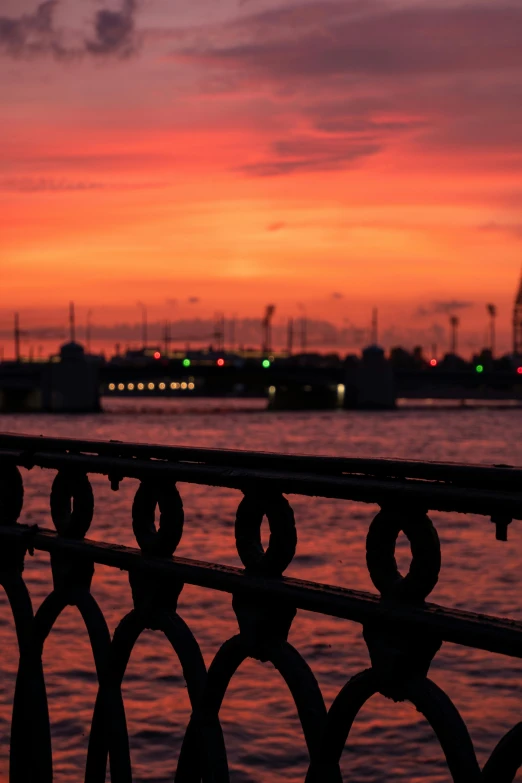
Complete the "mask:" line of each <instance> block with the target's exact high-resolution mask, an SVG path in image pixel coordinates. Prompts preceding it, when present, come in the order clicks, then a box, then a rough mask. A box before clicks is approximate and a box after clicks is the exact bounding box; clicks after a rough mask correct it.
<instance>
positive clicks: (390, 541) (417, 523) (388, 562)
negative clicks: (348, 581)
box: [366, 509, 441, 601]
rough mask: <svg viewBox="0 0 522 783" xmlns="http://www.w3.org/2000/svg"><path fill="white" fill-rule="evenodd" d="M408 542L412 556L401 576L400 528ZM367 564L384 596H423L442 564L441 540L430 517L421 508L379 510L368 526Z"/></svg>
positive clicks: (412, 597) (417, 598) (433, 584)
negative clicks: (398, 558)
mask: <svg viewBox="0 0 522 783" xmlns="http://www.w3.org/2000/svg"><path fill="white" fill-rule="evenodd" d="M401 531H402V532H403V533H404V534H405V536H406V537H407V539H408V541H409V542H410V548H411V554H412V560H411V563H410V569H409V571H408V573H407V574H406V576H402V574H401V573H400V571H399V569H398V568H397V561H396V560H395V545H396V542H397V538H398V536H399V533H400V532H401ZM366 564H367V566H368V571H369V572H370V577H371V580H372V582H373V584H374V585H375V587H376V588H377V590H378V591H379V592H380V593H381V595H382V597H383V598H402V599H408V600H420V601H422V600H424V599H425V598H426V597H427V596H428V595H429V594H430V593H431V591H432V590H433V588H434V587H435V585H436V584H437V581H438V578H439V572H440V565H441V556H440V542H439V537H438V535H437V531H436V530H435V528H434V527H433V524H432V522H431V520H430V518H429V517H428V516H427V514H425V513H424V512H422V511H409V512H406V513H403V512H401V511H399V510H395V509H384V510H382V511H380V512H379V513H378V514H377V516H376V517H375V519H374V520H373V522H372V523H371V525H370V529H369V530H368V536H367V538H366Z"/></svg>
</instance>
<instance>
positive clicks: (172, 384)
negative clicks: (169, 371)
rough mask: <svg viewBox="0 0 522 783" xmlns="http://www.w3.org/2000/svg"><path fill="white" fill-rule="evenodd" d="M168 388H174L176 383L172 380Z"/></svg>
mask: <svg viewBox="0 0 522 783" xmlns="http://www.w3.org/2000/svg"><path fill="white" fill-rule="evenodd" d="M170 388H171V389H175V388H176V384H175V383H174V381H173V382H172V383H171V384H170Z"/></svg>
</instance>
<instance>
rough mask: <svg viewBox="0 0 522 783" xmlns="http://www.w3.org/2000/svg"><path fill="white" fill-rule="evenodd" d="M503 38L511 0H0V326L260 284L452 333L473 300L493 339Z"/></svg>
mask: <svg viewBox="0 0 522 783" xmlns="http://www.w3.org/2000/svg"><path fill="white" fill-rule="evenodd" d="M521 40H522V3H520V0H514V1H513V2H511V3H510V2H505V0H484V2H480V0H475V1H474V2H447V3H445V2H443V1H441V0H418V1H417V2H402V0H397V1H396V2H392V0H354V1H353V2H352V0H344V1H342V2H336V1H335V0H332V2H328V1H325V2H313V1H312V2H305V1H304V0H294V1H293V2H292V1H291V0H287V1H286V2H285V0H271V1H270V0H195V1H193V2H190V1H189V0H124V1H123V2H122V1H121V0H114V2H110V0H103V2H92V1H91V0H47V2H43V3H40V4H38V3H35V2H34V0H0V63H1V74H2V78H1V81H0V102H1V106H2V120H1V128H0V139H1V142H2V143H1V145H0V280H1V286H0V328H6V327H7V325H8V324H10V323H11V319H12V312H13V310H15V309H18V310H20V312H21V314H22V317H23V318H24V319H25V321H26V322H27V323H29V324H31V325H36V324H38V325H45V324H54V323H56V322H58V321H60V320H61V321H65V318H66V308H67V303H68V301H69V300H70V299H74V300H75V302H76V305H77V309H78V313H79V314H80V317H82V318H83V317H84V314H85V312H86V310H87V309H89V308H90V309H92V310H93V318H94V320H95V321H97V322H98V323H104V324H111V323H114V322H117V321H124V320H126V321H130V322H133V321H138V320H139V317H140V311H139V307H138V306H137V303H138V302H144V303H145V304H146V305H147V307H148V310H149V313H150V314H151V315H150V317H151V318H157V319H164V318H166V317H170V318H172V319H174V320H176V319H182V318H185V319H186V318H195V317H201V318H205V317H212V315H213V314H214V312H216V311H223V312H225V313H227V314H232V313H235V314H237V315H238V317H241V316H246V315H248V314H250V315H258V314H260V313H261V312H262V309H263V307H264V305H265V304H266V303H267V302H273V303H275V304H276V305H277V318H278V319H279V320H282V319H284V318H286V317H288V316H290V315H296V316H298V315H299V314H300V313H303V312H306V313H307V314H308V315H309V317H310V318H322V319H328V320H330V321H332V322H333V323H336V324H343V323H344V324H354V325H357V326H365V325H366V324H368V323H369V321H370V318H371V308H372V307H373V306H378V307H379V312H380V321H381V324H382V325H383V326H382V328H383V330H385V329H387V328H393V329H394V330H395V331H394V335H395V338H396V339H401V336H402V335H404V336H405V339H406V336H407V335H409V336H410V337H411V335H414V334H416V333H418V334H419V335H420V336H421V339H422V340H425V341H428V340H429V339H430V335H431V334H432V332H433V330H434V329H437V328H438V329H439V331H440V329H441V328H442V327H444V328H445V327H446V324H447V319H448V315H449V314H450V313H451V312H455V313H456V314H458V315H460V317H461V319H462V323H463V330H464V332H465V333H466V334H467V335H468V338H469V344H470V345H472V342H473V340H476V341H477V342H478V343H481V342H483V338H484V331H485V326H486V308H485V306H486V304H487V303H489V302H493V303H495V304H497V305H498V308H499V319H498V322H499V334H500V347H501V348H506V349H507V348H508V347H509V339H510V318H511V307H512V301H513V296H514V293H515V289H516V286H517V281H518V277H519V274H520V268H521V265H522V46H521ZM468 338H466V339H468ZM408 339H409V338H408Z"/></svg>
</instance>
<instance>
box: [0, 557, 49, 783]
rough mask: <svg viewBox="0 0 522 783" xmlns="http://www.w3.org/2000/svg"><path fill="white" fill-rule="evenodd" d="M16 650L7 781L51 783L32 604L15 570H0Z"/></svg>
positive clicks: (46, 714) (44, 700) (46, 717)
mask: <svg viewBox="0 0 522 783" xmlns="http://www.w3.org/2000/svg"><path fill="white" fill-rule="evenodd" d="M0 584H1V585H2V586H3V588H4V590H5V592H6V595H7V598H8V601H9V604H10V606H11V611H12V613H13V620H14V623H15V629H16V636H17V640H18V649H19V653H20V659H19V665H18V673H17V676H16V685H15V692H14V699H13V716H12V724H11V748H10V765H9V781H10V783H52V778H53V770H52V767H53V762H52V746H51V728H50V724H49V710H48V706H47V693H46V690H45V681H44V675H43V667H42V659H41V656H40V655H39V654H38V651H37V646H36V645H35V640H34V636H33V622H34V616H33V607H32V602H31V598H30V596H29V591H28V590H27V585H26V584H25V582H24V580H23V578H22V576H21V575H20V574H19V573H5V572H4V573H0Z"/></svg>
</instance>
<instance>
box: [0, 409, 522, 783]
mask: <svg viewBox="0 0 522 783" xmlns="http://www.w3.org/2000/svg"><path fill="white" fill-rule="evenodd" d="M111 405H112V406H113V407H112V409H111V412H108V413H105V414H103V415H98V416H63V417H57V416H38V415H27V416H15V415H13V416H7V415H2V416H0V430H2V431H17V432H27V433H33V434H36V433H38V434H40V433H42V434H44V435H57V436H73V437H89V438H102V439H108V438H117V439H121V440H130V441H132V440H134V441H141V442H155V443H166V444H179V445H188V446H212V447H217V448H219V447H224V448H245V449H258V450H265V451H276V452H297V453H303V454H331V455H338V456H367V457H392V456H395V457H405V458H412V459H434V460H453V461H465V462H476V463H478V462H483V463H508V464H522V412H521V411H520V410H510V409H506V410H496V409H495V410H447V409H444V410H433V409H426V410H399V411H395V412H390V413H362V412H361V413H342V412H324V413H322V412H318V413H288V414H285V413H266V412H265V411H264V410H262V409H261V406H263V403H262V402H261V403H260V402H258V401H241V402H237V401H236V402H226V401H221V400H219V401H209V400H197V401H194V400H191V401H190V403H188V402H187V403H183V402H176V401H173V402H171V403H168V404H166V403H165V402H163V403H162V404H161V406H158V405H156V406H155V405H154V404H153V405H152V406H151V405H150V403H147V404H146V405H145V403H144V404H143V405H142V406H141V407H142V408H144V409H146V410H148V412H143V411H142V412H141V413H139V414H138V413H137V412H136V410H135V407H132V408H131V409H129V403H128V402H126V401H113V402H112V403H111ZM187 406H189V411H190V412H187ZM256 408H257V409H256ZM245 409H246V410H245ZM24 480H25V485H26V502H25V508H24V514H23V518H22V520H21V521H23V522H28V523H38V524H40V525H42V526H45V527H51V522H50V518H49V515H48V494H49V489H50V484H51V480H52V474H51V473H48V472H44V471H39V470H37V469H35V470H33V471H31V472H30V473H28V472H26V471H24ZM92 483H93V487H94V492H95V497H96V501H97V507H96V511H95V518H94V521H93V524H92V527H91V530H90V532H89V536H90V537H91V538H99V539H101V540H106V541H112V542H118V543H123V544H128V545H131V546H134V545H135V542H134V540H133V535H132V529H131V524H130V508H131V502H132V496H133V493H134V491H135V488H136V486H137V484H136V482H135V481H133V480H130V479H129V480H125V481H124V482H123V483H122V484H121V489H120V491H119V492H118V493H114V492H111V491H110V488H109V486H108V482H107V481H106V479H103V478H101V477H96V476H94V477H93V478H92ZM179 489H180V492H181V494H182V497H183V501H184V505H185V515H186V516H185V532H184V536H183V539H182V542H181V544H180V546H179V548H178V550H177V554H179V555H180V556H186V557H193V558H197V559H204V560H212V561H216V562H222V563H227V564H231V565H239V561H238V558H237V555H236V553H235V548H234V538H233V520H234V514H235V509H236V507H237V504H238V502H239V499H240V496H239V493H237V492H235V491H232V490H224V489H212V488H207V487H199V486H191V485H186V484H180V485H179ZM290 500H291V503H292V506H293V508H294V510H295V514H296V520H297V527H298V535H299V542H298V550H297V555H296V557H295V559H294V562H293V563H292V565H291V566H290V568H289V569H288V571H287V574H288V575H291V576H299V577H302V578H305V579H312V580H316V581H320V582H329V583H332V584H338V585H343V586H347V587H352V588H359V589H366V590H372V589H373V588H372V586H371V584H370V581H369V577H368V575H367V572H366V567H365V557H364V543H365V535H366V531H367V528H368V524H369V522H370V520H371V518H372V515H373V514H374V512H375V509H374V508H373V507H370V506H365V505H362V504H354V503H346V502H341V501H331V500H321V499H315V500H313V501H311V500H310V499H307V498H299V497H292V498H290ZM432 518H433V520H434V522H435V524H436V525H437V528H438V531H439V534H440V537H441V541H442V554H443V569H442V573H441V579H440V582H439V584H438V585H437V587H436V589H435V590H434V592H433V594H432V596H431V598H432V600H434V601H437V602H439V603H442V604H446V605H449V606H457V607H461V608H467V609H472V610H476V611H482V612H488V613H491V614H498V615H505V616H510V617H515V618H517V619H522V612H521V608H520V607H521V602H522V599H521V596H522V571H521V569H520V542H521V534H520V529H519V528H518V526H517V523H513V524H512V525H511V529H510V536H509V538H510V540H509V541H508V542H507V543H500V542H497V541H495V539H494V529H493V526H492V525H491V523H490V522H489V520H488V519H487V518H482V517H472V516H463V515H454V514H433V515H432ZM399 557H404V553H401V552H399ZM47 561H48V556H47V555H45V554H43V553H37V554H36V555H35V557H34V558H28V559H27V561H26V562H27V565H26V577H27V581H28V584H29V587H30V590H31V594H32V597H33V601H34V604H35V606H38V605H39V603H40V602H41V600H42V599H43V597H44V596H45V595H46V594H47V593H48V592H49V591H50V589H51V583H50V569H49V567H48V562H47ZM93 593H94V595H95V597H96V598H97V599H98V601H99V602H100V604H101V606H102V609H103V611H104V613H105V615H106V618H107V620H108V622H109V626H110V628H111V630H113V629H114V627H115V624H116V623H117V622H118V619H119V618H121V617H122V616H123V614H124V613H125V612H126V611H128V610H129V609H130V608H131V601H130V590H129V586H128V582H127V578H126V575H125V574H124V573H121V572H119V571H114V570H113V569H109V568H104V567H97V569H96V574H95V577H94V581H93ZM1 600H2V606H1V611H0V640H1V643H2V663H1V666H2V673H3V677H2V678H1V680H0V765H1V767H0V770H1V772H0V779H4V778H5V779H6V780H7V777H6V775H7V754H8V731H9V717H10V704H11V700H12V692H13V683H14V672H15V669H16V647H15V642H14V633H13V627H12V620H11V618H10V616H9V613H8V611H7V604H6V601H5V598H4V597H3V596H2V599H1ZM179 611H180V614H181V615H182V616H183V617H184V619H185V620H186V621H187V622H188V624H189V625H190V627H191V628H192V630H193V631H194V633H195V635H196V638H197V639H198V641H199V643H200V645H201V648H202V652H203V655H204V657H205V661H206V662H207V665H208V664H209V663H210V661H211V659H212V656H213V655H214V654H215V652H216V651H217V649H218V647H219V645H220V644H221V643H222V642H223V641H224V640H225V639H227V638H228V637H229V636H231V635H233V634H234V633H236V630H237V623H236V621H235V617H234V614H233V612H232V609H231V605H230V597H229V596H227V595H222V594H219V593H212V592H211V591H204V590H202V589H199V588H195V587H190V586H188V587H185V589H184V590H183V593H182V595H181V597H180V601H179ZM290 641H291V642H292V643H293V644H294V645H295V646H296V647H297V649H298V650H299V651H300V652H301V653H302V654H303V655H304V657H305V659H306V660H307V662H308V663H309V664H310V666H311V667H312V669H313V671H314V673H315V675H316V677H317V678H318V680H319V683H320V685H321V688H322V690H323V694H324V697H325V700H326V703H327V705H329V704H330V703H331V701H332V699H333V698H334V696H335V694H336V693H337V692H338V691H339V689H340V688H341V687H342V685H343V684H344V683H345V682H346V680H347V679H348V678H349V677H350V676H352V675H353V674H355V673H356V672H357V671H359V670H360V669H364V668H366V667H367V666H368V655H367V652H366V648H365V645H364V642H363V641H362V637H361V629H360V627H359V626H358V625H356V624H353V623H349V622H346V621H340V620H335V619H330V618H323V617H321V616H319V615H314V614H312V613H306V612H299V613H298V615H297V618H296V619H295V621H294V624H293V626H292V631H291V634H290ZM44 665H45V671H46V679H47V683H48V689H49V696H50V711H51V720H52V725H53V742H54V749H55V759H56V775H55V779H56V780H57V781H63V782H64V783H65V781H67V783H69V782H70V783H72V782H73V781H75V783H76V781H78V780H80V779H81V777H82V775H81V771H80V770H81V769H82V767H83V764H84V761H85V752H86V737H87V733H88V727H89V721H90V715H91V711H92V706H93V703H94V698H95V692H96V682H95V677H94V667H93V662H92V653H91V651H90V647H89V644H88V641H87V639H86V633H85V631H84V629H83V627H82V625H81V622H80V621H79V617H78V615H77V612H76V610H73V609H67V610H66V612H65V613H64V614H63V615H62V617H61V618H60V620H59V621H58V623H57V625H56V627H55V629H54V630H53V632H52V634H51V637H50V638H49V640H48V642H47V644H46V649H45V658H44ZM431 672H432V678H433V679H434V680H435V681H436V682H437V683H438V684H439V685H440V686H441V687H443V688H444V689H445V690H447V692H448V693H449V695H450V696H451V698H452V699H453V700H454V702H455V704H456V705H457V707H458V709H459V710H460V711H461V713H462V715H463V717H464V718H465V720H466V722H467V724H468V727H469V730H470V733H471V736H472V738H473V740H474V742H475V744H476V747H477V752H478V755H479V760H480V762H481V763H484V761H485V758H486V757H487V755H488V754H489V752H490V751H491V750H492V748H493V747H494V745H495V744H496V742H497V741H498V739H499V738H500V736H502V734H504V733H505V732H506V731H507V730H508V729H509V728H511V727H512V726H513V725H514V724H515V723H517V722H518V721H519V720H520V719H521V712H522V687H521V682H522V677H521V675H522V663H520V662H518V661H513V660H510V659H507V658H503V657H502V656H493V655H488V654H484V653H480V652H476V651H470V650H466V649H465V648H460V647H458V646H456V645H444V646H443V648H442V650H441V652H440V653H439V654H438V656H437V658H436V660H435V662H434V664H433V666H432V670H431ZM124 696H125V699H126V708H127V717H128V722H129V732H130V735H131V745H132V759H133V768H134V776H135V781H149V782H150V781H155V782H156V783H160V781H166V780H171V779H172V772H173V770H174V767H175V760H176V757H177V752H178V750H179V746H180V742H181V738H182V736H183V731H184V728H185V725H186V722H187V719H188V715H189V703H188V698H187V695H186V690H185V687H184V683H183V680H182V677H181V674H180V669H179V664H178V662H177V660H176V659H175V657H174V655H173V653H172V651H171V650H170V648H169V645H168V642H167V641H166V640H165V639H164V638H162V637H161V634H159V633H157V632H152V631H147V632H146V633H145V634H144V635H143V637H142V638H141V639H140V641H139V642H138V644H137V646H136V648H135V650H134V652H133V655H132V658H131V662H130V664H129V668H128V671H127V675H126V679H125V685H124ZM221 717H222V723H223V728H224V732H225V738H226V742H227V748H228V751H229V760H230V767H231V779H232V780H233V781H236V783H247V781H248V783H261V781H267V780H270V781H274V782H277V781H281V782H282V781H286V782H287V783H288V782H292V783H293V781H302V780H303V779H304V773H305V769H306V758H307V757H306V750H305V744H304V740H303V739H302V735H301V731H300V727H299V723H298V719H297V715H296V711H295V707H294V705H293V702H292V701H291V698H290V696H289V694H288V692H287V690H286V686H284V684H283V683H282V681H281V680H280V679H279V675H278V674H277V673H276V672H274V670H273V669H272V667H271V665H270V664H260V663H258V662H255V661H248V662H246V663H245V664H244V665H243V666H242V667H241V669H240V670H239V672H238V674H237V675H236V676H235V677H234V679H233V680H232V683H231V686H230V688H229V691H228V693H227V696H226V697H225V701H224V704H223V709H222V713H221ZM343 770H344V772H345V776H346V779H349V780H353V781H354V783H355V782H357V783H381V782H382V781H383V780H386V781H392V780H393V781H398V782H399V781H400V783H406V781H408V783H412V782H413V781H421V780H422V781H423V782H424V783H435V782H437V783H439V781H440V782H442V781H448V780H449V779H450V778H449V775H448V773H447V772H446V770H445V765H444V762H443V758H442V752H441V750H440V748H439V746H438V744H437V743H436V741H435V740H434V738H433V736H432V734H431V730H430V729H429V727H427V726H426V725H425V723H424V722H423V719H422V718H420V716H418V715H417V713H416V712H415V710H414V708H412V707H411V706H409V705H408V704H394V703H392V702H388V701H386V700H385V699H384V698H382V697H376V698H374V699H372V700H371V701H370V702H369V703H368V704H367V705H366V706H365V707H364V709H363V710H362V712H361V714H360V716H359V718H358V720H357V721H356V724H355V726H354V729H353V733H352V735H351V741H350V747H349V749H347V750H346V751H345V754H344V758H343Z"/></svg>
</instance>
